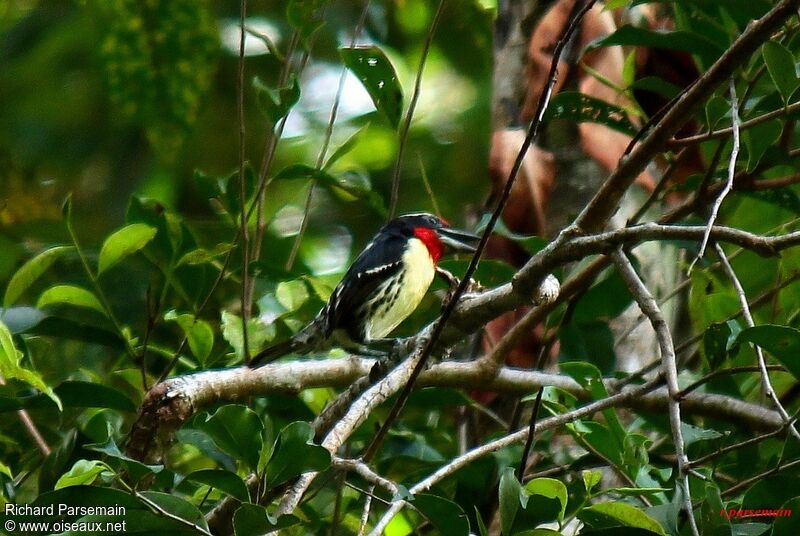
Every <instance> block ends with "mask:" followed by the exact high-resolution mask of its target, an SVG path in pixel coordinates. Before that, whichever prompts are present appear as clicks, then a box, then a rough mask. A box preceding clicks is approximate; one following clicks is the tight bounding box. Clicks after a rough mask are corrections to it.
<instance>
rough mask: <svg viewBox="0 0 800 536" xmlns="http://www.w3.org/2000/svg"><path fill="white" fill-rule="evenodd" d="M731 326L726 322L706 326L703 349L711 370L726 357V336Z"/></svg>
mask: <svg viewBox="0 0 800 536" xmlns="http://www.w3.org/2000/svg"><path fill="white" fill-rule="evenodd" d="M730 335H731V328H730V327H729V326H728V324H727V323H725V322H723V323H714V324H711V325H710V326H708V329H707V330H706V332H705V334H704V335H703V350H704V351H705V356H706V360H707V361H708V366H709V368H710V369H711V370H716V369H718V368H719V367H720V365H722V363H723V362H724V361H725V359H726V358H727V357H728V337H730Z"/></svg>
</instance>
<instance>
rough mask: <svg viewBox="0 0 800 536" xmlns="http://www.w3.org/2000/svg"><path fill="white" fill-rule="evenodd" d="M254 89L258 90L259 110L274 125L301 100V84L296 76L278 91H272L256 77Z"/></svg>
mask: <svg viewBox="0 0 800 536" xmlns="http://www.w3.org/2000/svg"><path fill="white" fill-rule="evenodd" d="M253 88H255V90H256V101H257V102H258V107H259V109H260V110H261V112H262V113H263V114H264V116H265V117H266V118H267V120H268V121H269V122H270V123H272V124H273V125H274V124H276V123H277V122H278V121H280V119H281V118H283V117H285V116H286V115H287V114H288V113H289V111H290V110H291V109H292V107H293V106H294V105H295V104H297V101H298V100H300V83H299V82H298V81H297V76H295V75H294V74H292V76H291V78H290V79H289V83H288V84H287V85H285V86H283V87H280V88H278V89H277V90H276V89H272V88H271V87H269V86H268V85H267V84H265V83H264V82H262V81H261V79H260V78H259V77H257V76H256V77H254V78H253Z"/></svg>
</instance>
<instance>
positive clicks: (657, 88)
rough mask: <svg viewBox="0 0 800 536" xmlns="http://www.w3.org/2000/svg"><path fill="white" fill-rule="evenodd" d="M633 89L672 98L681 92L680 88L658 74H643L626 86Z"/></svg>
mask: <svg viewBox="0 0 800 536" xmlns="http://www.w3.org/2000/svg"><path fill="white" fill-rule="evenodd" d="M628 89H630V90H633V91H650V92H651V93H655V94H657V95H661V96H662V97H664V98H665V99H673V98H675V97H677V96H678V94H679V93H680V92H681V88H680V87H678V86H676V85H675V84H673V83H671V82H667V81H666V80H664V79H663V78H661V77H659V76H644V77H642V78H640V79H638V80H636V81H635V82H634V83H633V84H631V85H630V86H628Z"/></svg>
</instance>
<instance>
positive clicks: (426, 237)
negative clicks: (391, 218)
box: [414, 227, 444, 264]
mask: <svg viewBox="0 0 800 536" xmlns="http://www.w3.org/2000/svg"><path fill="white" fill-rule="evenodd" d="M414 236H416V237H417V238H419V239H420V241H421V242H422V243H423V244H425V247H426V248H428V253H430V255H431V259H433V263H434V264H437V263H438V262H439V259H440V258H442V252H443V251H444V245H443V244H442V241H441V240H439V237H438V236H437V234H436V231H434V230H433V229H429V228H427V227H415V228H414Z"/></svg>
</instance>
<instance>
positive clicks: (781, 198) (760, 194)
mask: <svg viewBox="0 0 800 536" xmlns="http://www.w3.org/2000/svg"><path fill="white" fill-rule="evenodd" d="M757 184H758V181H756V185H757ZM739 195H741V196H744V197H750V198H753V199H758V200H759V201H763V202H764V203H769V204H770V205H775V206H776V207H780V208H782V209H785V210H788V211H790V212H792V213H793V214H796V215H800V197H798V195H797V192H795V191H794V190H792V189H791V188H769V189H767V190H753V191H746V192H741V193H740V194H739Z"/></svg>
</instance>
